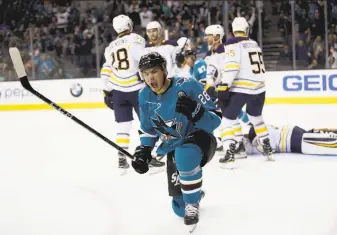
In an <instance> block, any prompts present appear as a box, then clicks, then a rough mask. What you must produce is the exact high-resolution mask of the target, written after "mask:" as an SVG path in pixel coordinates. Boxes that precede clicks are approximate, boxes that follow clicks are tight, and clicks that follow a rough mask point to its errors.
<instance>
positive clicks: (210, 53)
mask: <svg viewBox="0 0 337 235" xmlns="http://www.w3.org/2000/svg"><path fill="white" fill-rule="evenodd" d="M224 52H225V44H220V46H218V48H217V49H216V50H215V51H212V50H209V51H207V53H206V55H205V57H204V58H206V57H207V56H210V55H212V54H213V53H218V54H221V53H224Z"/></svg>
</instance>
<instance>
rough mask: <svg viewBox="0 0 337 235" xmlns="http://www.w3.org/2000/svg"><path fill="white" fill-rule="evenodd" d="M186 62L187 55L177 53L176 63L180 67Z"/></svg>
mask: <svg viewBox="0 0 337 235" xmlns="http://www.w3.org/2000/svg"><path fill="white" fill-rule="evenodd" d="M184 62H185V57H184V55H183V54H182V53H177V54H176V63H177V65H178V67H181V66H182V65H183V64H184Z"/></svg>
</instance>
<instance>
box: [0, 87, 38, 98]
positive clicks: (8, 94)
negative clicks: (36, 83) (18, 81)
mask: <svg viewBox="0 0 337 235" xmlns="http://www.w3.org/2000/svg"><path fill="white" fill-rule="evenodd" d="M31 95H32V94H31V93H30V92H29V91H27V90H25V89H23V88H22V89H21V88H6V89H2V90H0V99H10V98H21V99H23V98H24V97H26V96H31Z"/></svg>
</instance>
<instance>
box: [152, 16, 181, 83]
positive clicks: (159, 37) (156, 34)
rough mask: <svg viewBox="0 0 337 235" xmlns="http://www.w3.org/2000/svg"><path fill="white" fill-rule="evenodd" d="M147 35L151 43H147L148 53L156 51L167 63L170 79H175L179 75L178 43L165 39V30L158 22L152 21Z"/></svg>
mask: <svg viewBox="0 0 337 235" xmlns="http://www.w3.org/2000/svg"><path fill="white" fill-rule="evenodd" d="M146 34H147V36H148V39H149V42H148V43H146V48H147V52H153V51H156V52H158V53H159V54H161V55H162V56H163V57H164V58H165V59H166V61H167V63H166V64H167V71H168V77H169V78H171V77H174V76H175V75H176V74H177V73H176V72H177V65H176V61H175V59H176V54H177V52H178V51H179V47H178V43H177V42H176V41H174V40H165V39H164V30H163V28H162V26H161V25H160V23H159V22H158V21H151V22H150V23H148V24H147V26H146Z"/></svg>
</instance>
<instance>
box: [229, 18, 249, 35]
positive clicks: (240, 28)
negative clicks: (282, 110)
mask: <svg viewBox="0 0 337 235" xmlns="http://www.w3.org/2000/svg"><path fill="white" fill-rule="evenodd" d="M232 29H233V33H234V32H244V33H246V34H248V30H249V24H248V22H247V20H246V18H244V17H235V19H234V20H233V23H232Z"/></svg>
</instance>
